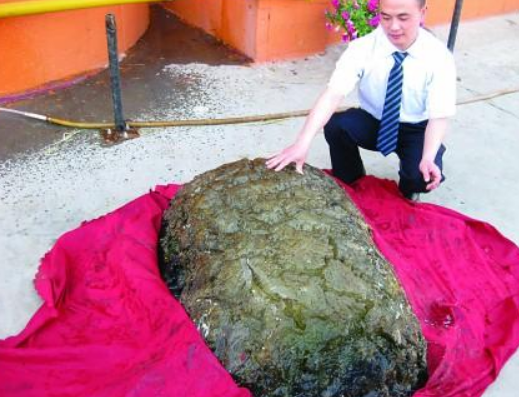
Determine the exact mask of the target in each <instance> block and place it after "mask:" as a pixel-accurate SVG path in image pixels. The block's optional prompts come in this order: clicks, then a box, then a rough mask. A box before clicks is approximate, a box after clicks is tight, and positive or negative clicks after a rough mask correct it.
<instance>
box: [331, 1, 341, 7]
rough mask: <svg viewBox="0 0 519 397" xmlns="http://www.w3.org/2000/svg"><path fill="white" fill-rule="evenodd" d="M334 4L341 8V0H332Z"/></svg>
mask: <svg viewBox="0 0 519 397" xmlns="http://www.w3.org/2000/svg"><path fill="white" fill-rule="evenodd" d="M332 5H333V6H334V7H335V8H339V5H340V3H339V0H332Z"/></svg>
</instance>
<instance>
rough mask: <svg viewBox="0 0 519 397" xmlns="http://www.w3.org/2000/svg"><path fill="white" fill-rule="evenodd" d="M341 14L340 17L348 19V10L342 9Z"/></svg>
mask: <svg viewBox="0 0 519 397" xmlns="http://www.w3.org/2000/svg"><path fill="white" fill-rule="evenodd" d="M341 16H342V19H344V20H345V21H347V20H348V19H350V13H349V12H348V11H343V12H342V14H341Z"/></svg>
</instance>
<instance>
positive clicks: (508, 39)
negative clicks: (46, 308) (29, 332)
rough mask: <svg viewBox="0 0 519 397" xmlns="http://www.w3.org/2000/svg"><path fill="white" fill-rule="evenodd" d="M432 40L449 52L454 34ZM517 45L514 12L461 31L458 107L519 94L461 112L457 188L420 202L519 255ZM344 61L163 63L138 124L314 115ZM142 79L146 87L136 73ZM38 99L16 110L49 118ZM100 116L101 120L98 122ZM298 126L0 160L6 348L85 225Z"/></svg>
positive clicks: (1, 125)
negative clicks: (49, 268) (485, 228)
mask: <svg viewBox="0 0 519 397" xmlns="http://www.w3.org/2000/svg"><path fill="white" fill-rule="evenodd" d="M434 31H435V32H436V33H437V35H438V36H439V37H440V38H442V39H443V40H444V41H446V37H447V34H448V28H447V27H440V28H437V29H434ZM517 37H519V13H513V14H508V15H503V16H499V17H494V18H488V19H484V20H480V21H475V22H467V23H463V24H462V25H461V26H460V29H459V33H458V41H457V44H456V52H455V54H456V59H457V64H458V71H459V99H460V101H462V102H463V101H465V100H468V99H470V98H476V97H478V96H480V95H482V94H490V93H496V92H499V91H501V90H505V89H510V88H517V89H518V91H517V92H515V93H512V94H508V95H502V96H498V97H496V98H494V99H489V100H483V101H478V102H474V103H470V104H465V105H460V106H459V107H458V114H457V116H456V118H455V119H454V120H453V121H452V124H451V128H450V133H449V135H448V137H447V142H446V144H447V146H448V151H447V153H446V155H445V173H446V175H447V177H448V179H447V181H446V182H445V183H444V185H443V186H442V187H441V188H440V189H438V190H437V191H434V192H433V193H431V194H429V195H427V196H425V197H423V201H426V202H431V203H436V204H440V205H442V206H445V207H448V208H452V209H455V210H457V211H460V212H462V213H464V214H466V215H469V216H471V217H474V218H477V219H481V220H485V221H488V222H490V223H491V224H493V225H494V226H495V227H496V228H497V229H499V230H500V231H501V232H502V233H503V234H504V235H505V236H506V237H508V238H509V239H511V240H512V241H514V242H515V243H516V244H517V243H519V207H518V206H517V205H516V204H517V197H518V196H519V186H518V185H517V184H516V183H515V181H516V179H515V178H516V175H518V174H519V162H518V161H517V156H516V153H519V40H517ZM343 49H344V48H343V47H342V46H341V45H337V46H333V47H330V48H329V49H328V50H327V51H326V52H325V53H323V54H319V55H316V56H313V57H308V58H306V59H299V60H295V61H286V62H278V63H269V64H264V65H257V66H247V65H240V64H239V63H240V62H239V61H237V62H230V63H231V64H229V63H228V64H225V65H217V64H214V63H213V64H207V63H203V62H204V61H203V60H192V61H189V62H188V63H186V61H183V62H182V63H181V64H180V63H178V62H173V61H171V62H169V64H168V62H165V63H164V65H161V67H160V69H159V70H157V71H156V72H155V75H156V76H157V77H159V78H160V82H161V84H162V88H165V89H161V90H160V92H162V93H163V95H166V96H165V97H161V99H160V100H157V102H156V103H155V104H154V105H153V106H149V104H148V103H145V102H143V103H142V107H141V108H135V109H136V110H134V111H133V113H132V115H131V116H132V118H134V119H137V118H139V119H147V120H153V119H179V118H205V117H225V116H239V115H251V114H263V113H271V112H281V111H289V110H298V109H306V108H309V107H310V106H311V105H312V103H313V102H314V100H315V99H316V97H317V95H318V93H319V92H320V90H322V89H323V87H324V85H325V84H326V81H327V78H328V77H329V75H330V73H331V71H332V70H333V67H334V62H335V61H336V59H337V58H338V56H339V55H340V53H341V52H342V50H343ZM129 59H131V54H130V55H129V56H128V58H127V60H129ZM165 60H166V61H167V59H165ZM233 63H234V64H233ZM122 66H123V67H124V62H123V65H122ZM142 68H146V64H144V66H142ZM136 77H138V78H140V77H139V76H138V74H136ZM137 81H138V80H137ZM141 81H142V89H143V90H149V88H146V87H147V85H146V84H147V82H146V81H144V80H141ZM154 84H155V83H154ZM155 87H156V86H155ZM168 88H171V89H170V90H168ZM152 89H153V88H152ZM73 90H74V88H72V89H71V91H68V94H67V95H69V96H70V98H75V100H76V102H75V103H77V104H78V106H79V108H78V109H76V112H78V111H80V110H84V112H85V113H87V114H89V115H92V117H94V118H95V116H96V114H92V113H88V112H91V110H89V109H90V108H89V106H88V103H86V102H81V97H80V96H79V94H77V95H76V94H75V91H73ZM157 90H158V88H157ZM76 92H79V91H76ZM136 95H138V93H137V94H136ZM161 95H162V94H161ZM89 98H90V99H95V98H91V97H89ZM39 100H40V99H35V100H34V101H33V102H31V101H28V102H24V103H21V104H19V105H20V106H14V107H17V108H20V109H31V108H32V107H38V106H43V105H40V102H38V101H39ZM44 100H47V101H49V99H48V98H46V99H44ZM146 100H147V99H146V97H145V96H144V97H143V101H146ZM354 102H355V98H350V99H348V100H347V104H352V103H354ZM47 103H49V102H47ZM48 106H50V105H48ZM92 106H94V105H92ZM95 106H98V105H95ZM67 109H69V108H68V107H67V106H61V107H60V106H56V107H55V108H52V106H50V110H52V112H50V111H49V113H53V115H55V116H59V117H63V118H66V117H71V118H72V116H77V113H75V114H74V113H73V112H72V111H70V112H69V111H67ZM103 117H106V115H101V116H100V117H99V118H103ZM6 120H9V121H8V123H10V124H8V125H10V128H15V129H16V128H20V127H18V126H19V125H22V126H24V127H23V128H29V127H28V125H29V122H27V121H25V120H23V121H21V120H20V121H18V122H16V121H14V119H13V117H12V116H5V115H4V114H2V113H0V137H3V136H7V135H8V133H7V134H6V131H5V128H6V125H7V121H6ZM18 123H19V124H18ZM302 123H303V119H300V118H299V119H290V120H285V121H282V122H275V123H274V122H270V123H257V124H249V125H229V126H218V127H191V128H187V127H181V128H166V129H154V130H142V136H141V137H140V138H138V139H134V140H130V141H126V142H124V143H122V144H119V145H115V146H106V145H103V144H102V142H101V140H100V139H99V138H98V137H97V135H96V134H95V133H92V132H86V131H79V130H77V131H72V134H68V135H66V136H63V137H62V136H61V135H62V134H64V133H65V131H66V130H54V132H53V134H54V135H53V137H52V139H48V138H46V139H48V140H47V141H45V142H44V141H42V140H39V143H38V144H37V145H34V147H33V148H32V149H31V150H26V149H27V148H28V147H30V145H28V146H24V145H26V144H25V143H24V144H21V145H20V147H19V149H16V150H15V149H12V150H10V151H8V152H6V153H4V155H3V157H2V158H1V159H0V198H1V201H0V338H3V337H7V336H9V335H13V334H16V333H18V332H20V330H21V329H23V327H24V325H25V324H26V322H27V321H28V319H29V318H30V317H31V315H32V314H33V313H34V311H35V310H36V309H37V308H38V306H39V305H40V304H41V301H40V299H39V298H38V296H37V295H36V293H35V292H34V289H33V286H32V279H33V277H34V274H35V273H36V270H37V267H38V262H39V259H40V258H41V257H42V255H43V254H44V253H45V252H46V251H47V250H48V249H50V247H51V246H52V244H53V243H54V242H55V241H56V239H57V238H58V237H59V236H60V235H61V234H62V233H64V232H66V231H68V230H70V229H73V228H75V227H77V226H79V224H80V223H81V221H83V220H85V219H92V218H95V217H97V216H100V215H102V214H105V213H107V212H109V211H112V210H114V209H116V208H118V207H119V206H121V205H122V204H124V203H126V202H127V201H129V200H131V199H133V198H135V197H136V196H138V195H141V194H143V193H146V192H147V191H148V190H149V189H150V188H153V187H154V186H155V185H157V184H163V183H168V182H185V181H188V180H190V179H191V178H192V177H193V176H194V175H196V174H199V173H201V172H203V171H205V170H208V169H211V168H214V167H216V166H218V165H221V164H223V163H226V162H230V161H234V160H237V159H239V158H242V157H249V158H254V157H260V156H261V157H264V156H269V155H270V154H273V153H275V152H276V151H278V150H280V149H281V148H282V147H284V146H285V145H287V144H289V143H291V142H292V141H293V139H294V137H295V135H296V134H297V132H298V129H299V128H300V127H301V125H302ZM30 128H31V129H32V131H33V134H35V135H36V134H37V132H38V129H41V131H42V133H44V132H45V131H46V128H47V127H45V126H43V125H41V124H34V123H32V122H31V123H30ZM2 130H4V131H2ZM70 132H71V131H67V133H70ZM2 134H5V135H2ZM61 138H64V139H61ZM3 139H4V138H2V140H3ZM28 139H30V137H29V138H28ZM36 140H37V139H36ZM22 149H23V150H22ZM365 159H366V168H367V170H368V172H370V173H372V174H374V175H376V176H379V177H385V178H392V179H396V176H397V174H396V166H397V164H396V161H395V159H394V158H389V159H384V158H383V157H382V156H380V155H377V154H373V153H366V156H365ZM308 162H309V163H311V164H313V165H315V166H318V167H329V166H330V163H329V158H328V151H327V147H326V143H325V142H324V138H323V136H322V135H320V136H318V137H317V138H316V140H315V142H314V144H313V147H312V151H311V153H310V156H309V159H308ZM514 197H515V199H514ZM518 371H519V352H516V353H515V355H514V356H513V358H512V359H511V360H510V361H509V363H508V364H507V365H506V367H505V368H504V369H503V371H502V372H501V374H500V375H499V378H498V380H497V381H496V382H495V383H494V384H493V385H492V386H491V387H490V388H489V389H488V390H487V391H486V392H485V394H484V396H485V397H498V396H499V397H512V396H517V390H519V378H518V377H517V373H519V372H518ZM514 375H515V376H514Z"/></svg>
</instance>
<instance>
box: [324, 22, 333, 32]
mask: <svg viewBox="0 0 519 397" xmlns="http://www.w3.org/2000/svg"><path fill="white" fill-rule="evenodd" d="M324 26H326V30H332V29H333V26H332V24H331V23H330V22H326V24H325V25H324Z"/></svg>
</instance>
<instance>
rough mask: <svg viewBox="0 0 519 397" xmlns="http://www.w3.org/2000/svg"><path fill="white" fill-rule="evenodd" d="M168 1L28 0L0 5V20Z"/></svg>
mask: <svg viewBox="0 0 519 397" xmlns="http://www.w3.org/2000/svg"><path fill="white" fill-rule="evenodd" d="M158 1H168V0H29V1H19V2H14V1H11V2H8V3H1V4H0V18H5V17H19V16H22V15H33V14H44V13H47V12H55V11H68V10H79V9H83V8H93V7H105V6H113V5H121V4H133V3H155V2H158Z"/></svg>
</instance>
